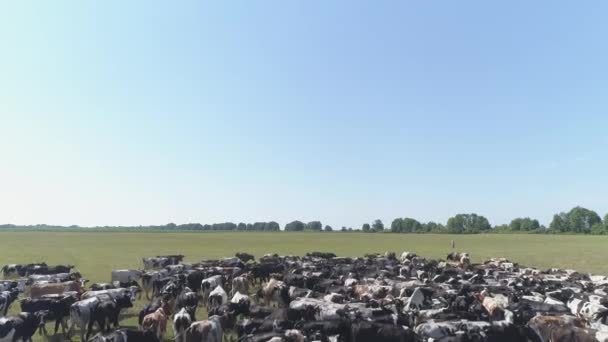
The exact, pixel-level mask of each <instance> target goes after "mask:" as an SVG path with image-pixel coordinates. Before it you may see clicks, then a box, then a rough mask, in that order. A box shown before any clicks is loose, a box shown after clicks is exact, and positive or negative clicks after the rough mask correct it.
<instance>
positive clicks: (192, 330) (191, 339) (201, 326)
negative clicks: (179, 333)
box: [186, 316, 224, 342]
mask: <svg viewBox="0 0 608 342" xmlns="http://www.w3.org/2000/svg"><path fill="white" fill-rule="evenodd" d="M221 320H222V319H221V317H220V316H211V317H209V319H208V320H206V321H198V322H194V323H192V324H191V325H190V327H188V329H186V342H222V338H223V336H224V330H223V329H222V322H221Z"/></svg>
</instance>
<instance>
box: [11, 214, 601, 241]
mask: <svg viewBox="0 0 608 342" xmlns="http://www.w3.org/2000/svg"><path fill="white" fill-rule="evenodd" d="M85 228H93V229H95V230H107V231H119V230H134V231H141V230H152V231H155V230H157V231H249V232H278V231H281V227H280V225H279V223H277V222H275V221H270V222H255V223H243V222H241V223H238V224H237V223H233V222H224V223H214V224H200V223H186V224H175V223H168V224H166V225H158V226H101V227H80V226H75V225H72V226H53V225H45V224H41V225H31V226H19V225H13V224H5V225H0V229H34V230H77V229H85ZM283 230H284V231H286V232H306V231H311V232H321V231H324V232H331V231H334V229H333V228H332V227H331V226H329V225H325V226H324V225H323V224H322V223H321V221H310V222H308V223H305V222H302V221H299V220H295V221H292V222H289V223H287V224H286V225H285V227H284V228H283ZM340 231H342V232H361V233H445V234H479V233H531V234H534V233H536V234H598V235H604V234H608V214H607V215H606V216H604V219H603V220H602V218H601V217H600V216H599V215H598V214H597V213H596V212H595V211H593V210H590V209H586V208H583V207H574V208H572V209H571V210H570V211H568V212H560V213H557V214H555V215H554V216H553V220H552V221H551V223H550V224H549V227H545V226H543V225H541V224H540V223H539V222H538V220H536V219H532V218H529V217H518V218H515V219H513V220H512V221H511V222H510V223H509V224H503V225H497V226H492V225H491V224H490V222H489V221H488V219H487V218H485V217H484V216H481V215H478V214H475V213H471V214H458V215H455V216H453V217H450V218H449V219H448V221H447V222H446V224H445V225H444V224H441V223H437V222H432V221H431V222H420V221H418V220H416V219H414V218H411V217H403V218H396V219H394V220H393V221H392V222H391V225H390V226H385V225H384V223H383V222H382V220H379V219H378V220H375V221H373V222H372V223H371V224H370V223H364V224H363V225H362V226H361V228H360V229H353V228H352V227H349V228H347V227H342V228H341V229H340Z"/></svg>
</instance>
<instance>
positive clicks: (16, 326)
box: [0, 311, 48, 341]
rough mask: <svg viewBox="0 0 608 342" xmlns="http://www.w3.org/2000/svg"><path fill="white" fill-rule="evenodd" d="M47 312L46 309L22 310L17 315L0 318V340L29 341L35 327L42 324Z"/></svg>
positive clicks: (34, 331)
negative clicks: (34, 311)
mask: <svg viewBox="0 0 608 342" xmlns="http://www.w3.org/2000/svg"><path fill="white" fill-rule="evenodd" d="M47 314H48V312H46V311H39V312H36V313H30V312H22V313H20V314H19V315H17V316H13V317H9V318H6V319H4V320H0V341H18V340H22V341H31V339H32V336H33V335H34V333H36V329H38V327H39V326H41V325H44V317H45V315H47ZM10 336H12V337H10Z"/></svg>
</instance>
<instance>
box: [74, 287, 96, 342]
mask: <svg viewBox="0 0 608 342" xmlns="http://www.w3.org/2000/svg"><path fill="white" fill-rule="evenodd" d="M100 302H101V300H100V299H99V298H97V297H92V298H88V299H84V300H80V301H78V302H76V303H74V304H72V305H71V306H70V328H69V329H68V334H67V336H68V338H71V336H73V334H74V327H75V326H78V328H79V329H80V340H81V341H87V340H88V339H89V334H90V332H91V328H92V324H93V322H94V321H93V312H94V311H95V308H96V307H97V305H98V304H99V303H100ZM85 338H86V339H85Z"/></svg>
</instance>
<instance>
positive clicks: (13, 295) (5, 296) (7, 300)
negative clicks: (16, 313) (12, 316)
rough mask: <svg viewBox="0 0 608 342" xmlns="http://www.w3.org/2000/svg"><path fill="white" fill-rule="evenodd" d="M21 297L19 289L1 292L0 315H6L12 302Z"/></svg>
mask: <svg viewBox="0 0 608 342" xmlns="http://www.w3.org/2000/svg"><path fill="white" fill-rule="evenodd" d="M17 297H19V290H18V289H15V288H14V289H11V290H10V291H3V292H0V315H2V316H6V313H7V312H8V309H9V308H10V306H11V304H13V302H14V301H15V300H16V299H17Z"/></svg>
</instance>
